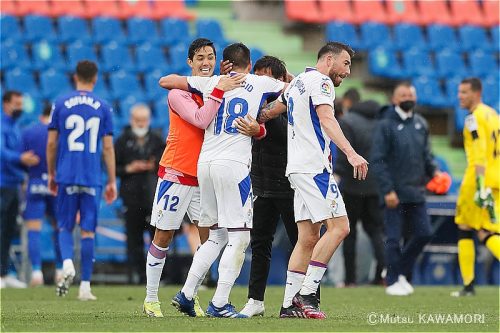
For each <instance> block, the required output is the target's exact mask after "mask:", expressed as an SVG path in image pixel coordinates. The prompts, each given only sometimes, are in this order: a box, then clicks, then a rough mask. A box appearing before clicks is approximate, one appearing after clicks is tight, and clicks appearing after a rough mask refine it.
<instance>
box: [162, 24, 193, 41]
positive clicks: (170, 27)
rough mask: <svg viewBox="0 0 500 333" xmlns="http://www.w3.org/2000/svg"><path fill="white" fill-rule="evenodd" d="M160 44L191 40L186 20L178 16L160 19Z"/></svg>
mask: <svg viewBox="0 0 500 333" xmlns="http://www.w3.org/2000/svg"><path fill="white" fill-rule="evenodd" d="M160 27H161V31H162V36H161V42H162V45H166V46H172V45H175V44H179V43H184V44H187V43H189V42H190V41H191V36H190V34H189V25H188V23H187V21H185V20H182V19H178V18H166V19H163V20H161V21H160Z"/></svg>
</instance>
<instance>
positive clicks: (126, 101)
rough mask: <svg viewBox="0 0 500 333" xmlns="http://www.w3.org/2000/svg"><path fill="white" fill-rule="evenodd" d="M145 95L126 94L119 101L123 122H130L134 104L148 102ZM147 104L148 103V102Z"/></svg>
mask: <svg viewBox="0 0 500 333" xmlns="http://www.w3.org/2000/svg"><path fill="white" fill-rule="evenodd" d="M143 97H144V96H138V95H137V94H135V93H132V94H130V95H125V96H123V98H122V99H121V100H119V101H118V107H119V109H120V118H121V119H122V122H124V123H126V124H128V123H129V120H130V109H132V106H134V105H135V104H138V103H146V100H145V99H144V98H143ZM146 104H147V103H146Z"/></svg>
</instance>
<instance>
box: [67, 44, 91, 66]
mask: <svg viewBox="0 0 500 333" xmlns="http://www.w3.org/2000/svg"><path fill="white" fill-rule="evenodd" d="M66 53H67V56H68V69H69V70H70V71H74V70H75V68H76V65H77V64H78V62H79V61H81V60H85V59H86V60H92V61H97V56H96V53H95V50H94V47H93V46H92V45H89V44H83V43H82V42H80V41H76V42H74V43H72V44H70V45H68V46H67V47H66Z"/></svg>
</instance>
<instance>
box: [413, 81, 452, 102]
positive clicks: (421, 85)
mask: <svg viewBox="0 0 500 333" xmlns="http://www.w3.org/2000/svg"><path fill="white" fill-rule="evenodd" d="M413 85H414V86H415V89H416V90H417V96H418V103H419V104H421V105H427V106H432V107H438V108H439V107H448V106H450V104H449V102H448V99H447V98H446V97H445V95H444V94H443V92H442V90H441V88H440V87H439V82H438V81H437V80H436V79H434V78H428V77H425V76H420V77H418V78H416V79H414V80H413Z"/></svg>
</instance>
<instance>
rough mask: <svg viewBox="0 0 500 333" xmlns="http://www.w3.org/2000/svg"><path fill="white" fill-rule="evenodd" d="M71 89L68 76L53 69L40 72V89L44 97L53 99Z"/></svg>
mask: <svg viewBox="0 0 500 333" xmlns="http://www.w3.org/2000/svg"><path fill="white" fill-rule="evenodd" d="M72 89H73V86H72V85H71V83H70V81H69V78H68V76H67V75H66V74H65V73H63V72H58V71H56V70H54V69H49V70H47V71H44V72H41V73H40V90H41V93H42V97H43V98H44V99H47V100H50V101H53V100H54V98H55V97H56V96H58V95H61V94H64V93H66V92H69V91H71V90H72Z"/></svg>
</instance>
